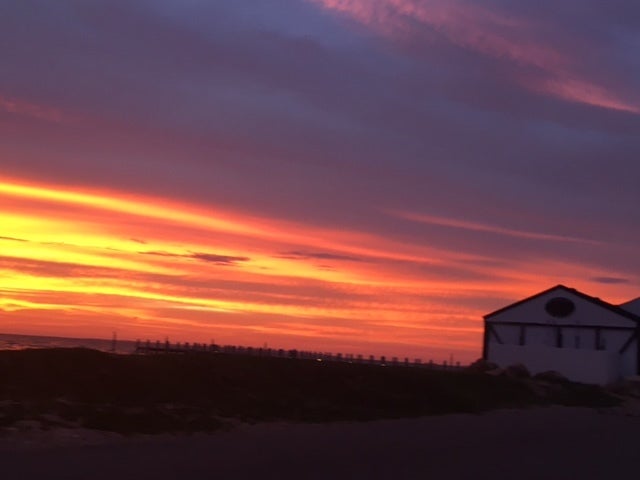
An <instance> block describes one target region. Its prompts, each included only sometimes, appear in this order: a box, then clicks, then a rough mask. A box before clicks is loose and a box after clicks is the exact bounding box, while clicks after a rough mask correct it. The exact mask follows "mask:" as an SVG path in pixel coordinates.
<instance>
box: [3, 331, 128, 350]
mask: <svg viewBox="0 0 640 480" xmlns="http://www.w3.org/2000/svg"><path fill="white" fill-rule="evenodd" d="M113 347H114V342H113V340H112V339H97V338H66V337H40V336H35V335H13V334H8V333H0V350H25V349H27V348H91V349H93V350H100V351H102V352H113V351H114V350H113ZM135 348H136V342H133V341H130V340H117V341H116V342H115V353H120V354H130V353H133V352H134V351H135Z"/></svg>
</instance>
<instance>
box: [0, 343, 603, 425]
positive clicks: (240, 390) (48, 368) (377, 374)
mask: <svg viewBox="0 0 640 480" xmlns="http://www.w3.org/2000/svg"><path fill="white" fill-rule="evenodd" d="M615 403H616V400H615V399H614V398H613V397H611V396H610V395H608V394H607V393H606V392H604V391H603V390H601V389H599V388H596V387H589V386H584V385H578V384H570V383H558V382H551V383H550V382H544V381H534V380H531V379H518V378H511V377H508V376H490V375H486V374H481V373H473V372H446V371H435V370H428V369H421V368H412V367H380V366H372V365H361V364H344V363H326V362H316V361H313V360H294V359H282V358H257V357H248V356H239V355H235V356H234V355H223V354H222V355H216V354H206V353H205V354H189V355H179V354H175V355H174V354H169V355H157V356H134V355H110V354H106V353H101V352H98V351H94V350H85V349H54V350H26V351H4V352H0V428H2V427H4V428H7V427H9V428H11V427H14V426H16V425H20V424H23V423H24V422H37V423H38V425H40V426H41V427H42V428H45V429H46V428H57V427H84V428H89V429H95V430H103V431H111V432H118V433H123V434H134V433H144V434H158V433H164V432H211V431H216V430H220V429H224V428H226V427H229V426H231V425H233V424H235V423H238V422H242V423H255V422H265V421H266V422H274V421H287V422H316V423H322V422H330V421H331V422H333V421H365V420H376V419H385V418H407V417H420V416H426V415H442V414H449V413H479V412H484V411H488V410H492V409H497V408H520V407H531V406H540V405H565V406H592V407H607V406H611V405H614V404H615Z"/></svg>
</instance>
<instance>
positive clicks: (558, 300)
mask: <svg viewBox="0 0 640 480" xmlns="http://www.w3.org/2000/svg"><path fill="white" fill-rule="evenodd" d="M544 309H545V310H546V311H547V313H548V314H549V315H551V316H552V317H557V318H562V317H568V316H569V315H571V314H572V313H573V311H574V310H575V309H576V306H575V304H574V303H573V302H572V301H571V300H569V299H568V298H564V297H555V298H552V299H551V300H549V301H548V302H547V304H546V305H545V306H544Z"/></svg>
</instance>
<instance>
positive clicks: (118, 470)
mask: <svg viewBox="0 0 640 480" xmlns="http://www.w3.org/2000/svg"><path fill="white" fill-rule="evenodd" d="M639 437H640V418H639V417H637V416H635V417H634V416H626V415H624V414H623V413H622V412H620V411H616V409H607V410H605V411H604V413H598V411H596V410H594V409H590V408H575V407H574V408H568V407H546V408H535V409H529V410H512V411H504V410H503V411H494V412H490V413H485V414H480V415H469V414H462V415H461V414H458V415H444V416H439V417H425V418H419V419H405V420H384V421H376V422H367V423H362V422H361V423H332V424H325V425H318V424H315V425H310V424H297V425H284V424H260V425H253V426H242V427H238V428H236V429H234V430H232V431H228V432H217V433H212V434H195V435H190V436H154V437H148V438H140V437H129V438H125V437H122V438H120V439H114V438H113V437H108V438H107V439H106V440H105V442H104V443H103V444H99V445H93V446H80V445H75V446H74V445H67V446H66V447H52V446H51V445H35V446H31V447H29V446H28V445H27V446H26V447H25V448H22V447H24V445H22V443H21V442H23V441H24V439H23V438H21V437H20V436H15V437H13V443H6V442H5V444H4V445H3V446H2V447H0V465H1V466H2V467H1V468H2V478H6V479H24V480H30V479H34V480H36V479H37V480H39V479H49V478H55V479H58V478H59V479H69V480H75V479H87V478H90V479H93V480H101V479H105V480H106V479H114V478H116V479H156V480H169V479H177V478H185V479H196V478H224V479H305V480H313V479H319V480H320V479H321V480H326V479H369V480H376V479H380V480H382V479H385V480H388V479H394V480H395V479H429V478H431V479H448V480H449V479H479V478H491V479H514V478H515V479H518V480H526V479H543V478H544V479H567V478H579V479H581V480H589V479H609V478H631V477H634V476H636V475H637V472H638V438H639Z"/></svg>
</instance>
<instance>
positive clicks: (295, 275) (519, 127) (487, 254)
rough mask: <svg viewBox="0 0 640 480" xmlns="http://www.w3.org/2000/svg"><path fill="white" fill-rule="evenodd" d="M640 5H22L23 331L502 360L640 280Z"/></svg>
mask: <svg viewBox="0 0 640 480" xmlns="http://www.w3.org/2000/svg"><path fill="white" fill-rule="evenodd" d="M638 52H640V4H639V3H638V2H637V1H636V0H563V1H561V2H558V1H556V0H554V1H552V0H535V1H533V0H530V1H529V0H522V1H517V2H515V1H510V0H486V1H481V0H259V1H257V0H254V1H237V0H235V1H234V0H216V1H205V0H182V1H177V0H138V1H136V0H103V1H98V0H96V1H93V0H88V1H85V0H75V1H74V0H56V1H51V0H41V1H32V0H16V1H7V2H1V3H0V60H1V62H0V332H2V333H23V334H42V335H58V336H73V337H97V338H109V337H111V334H112V332H113V331H117V333H118V336H119V337H120V338H128V339H136V338H142V339H146V338H150V339H152V340H156V339H160V340H164V338H165V337H168V338H169V339H170V340H172V341H196V342H209V341H211V340H215V341H216V342H217V343H221V344H242V345H253V346H262V345H264V344H265V343H267V344H268V345H269V346H270V347H274V348H302V349H309V350H320V351H323V352H334V353H335V352H344V353H362V354H375V355H396V356H400V357H405V356H409V357H411V358H415V357H420V358H422V359H423V360H428V359H430V358H433V359H434V360H441V359H445V358H449V355H450V354H453V355H454V356H455V358H456V359H457V360H461V361H465V362H466V361H470V360H473V359H475V358H477V357H478V356H479V355H480V350H481V334H482V315H484V314H486V313H489V312H491V311H493V310H495V309H498V308H500V307H502V306H504V305H506V304H508V303H510V302H513V301H516V300H519V299H521V298H523V297H524V296H528V295H531V294H534V293H537V292H538V291H540V290H543V289H546V288H549V287H551V286H553V285H555V284H558V283H564V284H566V285H568V286H571V287H575V288H578V289H580V290H582V291H584V292H585V293H587V294H590V295H594V296H599V297H601V298H603V299H604V300H607V301H610V302H612V303H622V302H624V301H628V300H630V299H632V298H635V297H638V296H640V54H639V53H638Z"/></svg>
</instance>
